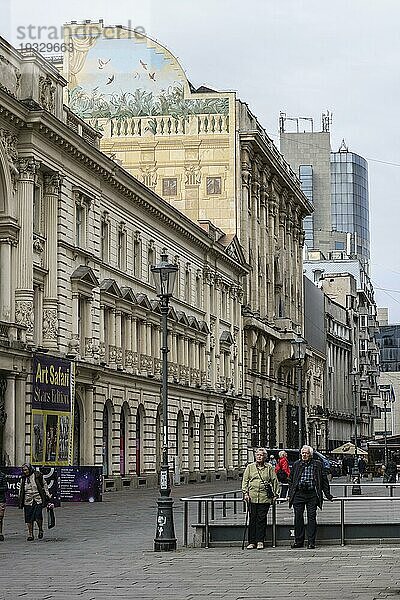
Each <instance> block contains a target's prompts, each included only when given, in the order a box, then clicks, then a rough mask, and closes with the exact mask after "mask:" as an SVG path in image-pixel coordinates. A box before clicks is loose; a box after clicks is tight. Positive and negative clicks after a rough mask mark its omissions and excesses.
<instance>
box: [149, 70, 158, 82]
mask: <svg viewBox="0 0 400 600" xmlns="http://www.w3.org/2000/svg"><path fill="white" fill-rule="evenodd" d="M149 77H150V79H152V80H153V81H155V80H156V73H155V72H154V73H149Z"/></svg>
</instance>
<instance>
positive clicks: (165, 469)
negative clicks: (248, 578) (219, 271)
mask: <svg viewBox="0 0 400 600" xmlns="http://www.w3.org/2000/svg"><path fill="white" fill-rule="evenodd" d="M177 271H178V267H177V265H175V264H171V263H169V262H168V256H167V255H166V254H162V255H161V261H160V263H159V264H158V265H156V266H155V267H151V272H152V273H153V277H154V282H155V285H156V290H157V296H158V297H159V298H160V301H161V307H160V308H161V322H162V323H161V324H162V348H161V351H162V382H161V397H162V415H163V448H162V464H161V472H160V497H159V498H158V500H157V525H156V537H155V538H154V551H155V552H166V551H168V550H176V537H175V530H174V514H173V500H172V498H171V487H170V478H169V464H168V324H167V316H168V304H169V299H170V298H171V296H172V294H173V291H174V285H175V279H176V274H177Z"/></svg>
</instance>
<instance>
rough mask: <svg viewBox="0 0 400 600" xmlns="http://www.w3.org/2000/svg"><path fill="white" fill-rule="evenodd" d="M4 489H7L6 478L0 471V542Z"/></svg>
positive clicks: (3, 510)
mask: <svg viewBox="0 0 400 600" xmlns="http://www.w3.org/2000/svg"><path fill="white" fill-rule="evenodd" d="M6 491H7V480H6V476H5V475H4V473H2V471H0V542H4V535H3V521H4V513H5V510H6Z"/></svg>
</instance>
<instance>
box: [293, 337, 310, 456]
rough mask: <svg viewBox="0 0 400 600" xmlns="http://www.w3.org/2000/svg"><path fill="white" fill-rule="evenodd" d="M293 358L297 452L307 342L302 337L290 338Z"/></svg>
mask: <svg viewBox="0 0 400 600" xmlns="http://www.w3.org/2000/svg"><path fill="white" fill-rule="evenodd" d="M292 345H293V358H294V359H295V361H296V380H297V404H298V426H299V452H300V450H301V447H302V445H303V419H302V412H301V408H302V393H303V385H302V379H303V361H304V358H305V356H306V348H307V342H306V341H305V339H304V338H302V337H297V338H295V339H294V340H292Z"/></svg>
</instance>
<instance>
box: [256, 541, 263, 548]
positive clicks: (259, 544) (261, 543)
mask: <svg viewBox="0 0 400 600" xmlns="http://www.w3.org/2000/svg"><path fill="white" fill-rule="evenodd" d="M257 550H264V544H263V542H257Z"/></svg>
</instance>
